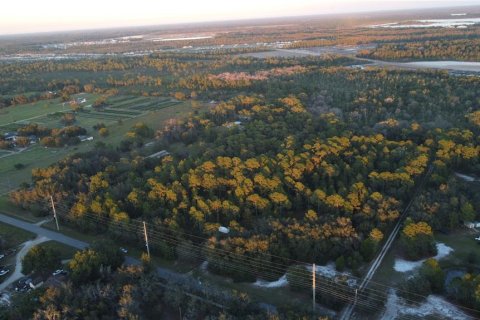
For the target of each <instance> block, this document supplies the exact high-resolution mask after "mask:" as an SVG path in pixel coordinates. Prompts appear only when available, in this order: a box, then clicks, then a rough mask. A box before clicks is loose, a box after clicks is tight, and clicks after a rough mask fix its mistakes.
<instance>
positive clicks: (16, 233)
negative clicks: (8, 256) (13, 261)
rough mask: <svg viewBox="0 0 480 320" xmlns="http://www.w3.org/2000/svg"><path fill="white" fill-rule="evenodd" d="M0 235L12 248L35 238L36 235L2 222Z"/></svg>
mask: <svg viewBox="0 0 480 320" xmlns="http://www.w3.org/2000/svg"><path fill="white" fill-rule="evenodd" d="M0 235H2V237H5V239H7V242H8V244H9V246H10V247H12V248H14V247H17V246H18V245H20V244H22V243H24V242H25V241H27V240H30V239H34V238H35V234H33V233H31V232H28V231H25V230H23V229H19V228H16V227H14V226H11V225H9V224H5V223H1V222H0Z"/></svg>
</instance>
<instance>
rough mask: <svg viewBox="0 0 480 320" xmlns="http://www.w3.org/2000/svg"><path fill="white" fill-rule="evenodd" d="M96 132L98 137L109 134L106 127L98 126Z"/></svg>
mask: <svg viewBox="0 0 480 320" xmlns="http://www.w3.org/2000/svg"><path fill="white" fill-rule="evenodd" d="M98 134H99V135H100V137H106V136H108V135H109V134H110V132H109V131H108V129H107V128H100V129H99V130H98Z"/></svg>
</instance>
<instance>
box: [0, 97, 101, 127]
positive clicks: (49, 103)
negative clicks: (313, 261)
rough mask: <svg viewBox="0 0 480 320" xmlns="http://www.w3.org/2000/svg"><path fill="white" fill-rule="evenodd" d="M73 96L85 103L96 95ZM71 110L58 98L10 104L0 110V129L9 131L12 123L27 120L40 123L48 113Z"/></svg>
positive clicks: (24, 122)
mask: <svg viewBox="0 0 480 320" xmlns="http://www.w3.org/2000/svg"><path fill="white" fill-rule="evenodd" d="M74 97H82V98H85V99H86V100H87V102H86V103H85V105H88V104H91V103H93V101H95V99H96V98H97V97H98V95H94V94H82V95H75V96H74ZM65 111H71V108H70V106H68V104H65V105H63V103H62V101H61V100H60V98H57V99H51V100H42V101H38V102H34V103H29V104H25V105H17V106H10V107H8V108H4V109H2V110H1V111H0V131H3V132H4V131H9V129H13V128H12V125H16V126H19V125H21V124H26V123H29V122H38V123H41V122H42V121H41V120H40V119H41V118H43V117H45V116H46V115H48V114H50V113H55V112H65Z"/></svg>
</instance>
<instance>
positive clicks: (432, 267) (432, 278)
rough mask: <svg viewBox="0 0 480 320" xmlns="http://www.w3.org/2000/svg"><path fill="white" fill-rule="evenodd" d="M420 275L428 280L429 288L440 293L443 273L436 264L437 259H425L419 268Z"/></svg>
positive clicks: (443, 277) (442, 286)
mask: <svg viewBox="0 0 480 320" xmlns="http://www.w3.org/2000/svg"><path fill="white" fill-rule="evenodd" d="M420 275H421V276H422V277H424V278H425V279H427V280H428V282H430V288H431V289H432V292H433V293H442V292H443V290H444V286H445V273H444V272H443V270H442V268H440V265H439V264H438V261H437V260H435V259H433V258H430V259H427V260H426V261H425V262H424V263H423V264H422V267H421V269H420Z"/></svg>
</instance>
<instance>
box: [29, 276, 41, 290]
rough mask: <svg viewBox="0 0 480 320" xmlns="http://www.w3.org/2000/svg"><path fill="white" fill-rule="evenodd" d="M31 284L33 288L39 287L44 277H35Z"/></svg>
mask: <svg viewBox="0 0 480 320" xmlns="http://www.w3.org/2000/svg"><path fill="white" fill-rule="evenodd" d="M29 285H30V288H32V289H38V288H40V287H41V286H42V285H43V279H42V278H40V277H38V278H35V279H33V280H32V281H31V282H30V283H29Z"/></svg>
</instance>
